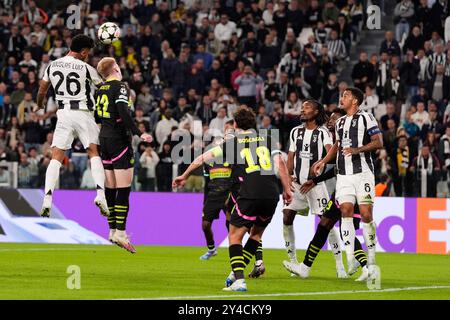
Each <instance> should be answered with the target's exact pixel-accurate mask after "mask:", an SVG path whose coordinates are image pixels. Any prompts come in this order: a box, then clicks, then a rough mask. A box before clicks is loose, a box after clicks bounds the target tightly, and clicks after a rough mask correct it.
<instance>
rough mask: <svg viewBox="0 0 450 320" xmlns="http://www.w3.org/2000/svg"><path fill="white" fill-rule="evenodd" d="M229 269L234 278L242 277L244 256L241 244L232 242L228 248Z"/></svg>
mask: <svg viewBox="0 0 450 320" xmlns="http://www.w3.org/2000/svg"><path fill="white" fill-rule="evenodd" d="M228 251H229V253H230V264H231V270H233V272H234V277H235V278H236V279H244V268H245V265H244V256H243V254H242V245H241V244H232V245H231V246H230V247H229V249H228Z"/></svg>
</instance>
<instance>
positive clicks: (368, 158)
mask: <svg viewBox="0 0 450 320" xmlns="http://www.w3.org/2000/svg"><path fill="white" fill-rule="evenodd" d="M362 118H363V121H364V128H367V119H366V117H364V116H363V117H362ZM370 140H371V139H370V136H369V135H368V134H367V131H366V132H364V137H363V145H366V144H368V143H369V142H370ZM364 158H365V159H366V162H367V165H368V166H369V169H370V171H372V173H375V170H374V167H373V161H372V154H371V152H365V153H364Z"/></svg>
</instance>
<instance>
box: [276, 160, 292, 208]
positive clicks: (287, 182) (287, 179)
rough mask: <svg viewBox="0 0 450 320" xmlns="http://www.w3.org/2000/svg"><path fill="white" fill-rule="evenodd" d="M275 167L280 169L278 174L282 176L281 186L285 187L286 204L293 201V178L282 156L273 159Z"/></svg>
mask: <svg viewBox="0 0 450 320" xmlns="http://www.w3.org/2000/svg"><path fill="white" fill-rule="evenodd" d="M273 160H274V162H275V166H277V168H278V174H279V175H280V180H281V184H282V185H283V198H284V202H285V203H286V204H289V203H291V201H292V191H291V176H290V175H289V172H288V168H287V165H286V162H285V161H284V160H283V157H282V156H281V155H280V154H277V155H275V156H274V158H273Z"/></svg>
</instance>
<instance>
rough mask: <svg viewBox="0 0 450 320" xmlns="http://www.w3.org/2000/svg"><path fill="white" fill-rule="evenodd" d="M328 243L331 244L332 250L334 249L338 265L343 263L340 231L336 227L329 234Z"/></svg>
mask: <svg viewBox="0 0 450 320" xmlns="http://www.w3.org/2000/svg"><path fill="white" fill-rule="evenodd" d="M328 243H329V244H330V247H331V251H333V256H334V259H335V260H336V265H343V264H342V251H341V239H340V238H339V234H338V231H337V230H336V229H335V228H331V230H330V233H329V234H328Z"/></svg>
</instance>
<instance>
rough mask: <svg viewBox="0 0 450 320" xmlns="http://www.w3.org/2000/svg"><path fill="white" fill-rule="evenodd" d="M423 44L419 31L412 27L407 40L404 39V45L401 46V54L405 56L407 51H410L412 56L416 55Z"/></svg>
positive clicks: (416, 27)
mask: <svg viewBox="0 0 450 320" xmlns="http://www.w3.org/2000/svg"><path fill="white" fill-rule="evenodd" d="M424 44H425V37H424V36H423V34H422V33H421V31H420V27H419V26H414V27H413V28H412V31H411V33H410V34H409V36H408V38H406V41H405V44H404V45H403V53H404V54H406V53H407V52H408V50H411V51H412V52H413V53H414V54H417V52H418V51H419V49H422V48H423V45H424Z"/></svg>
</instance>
